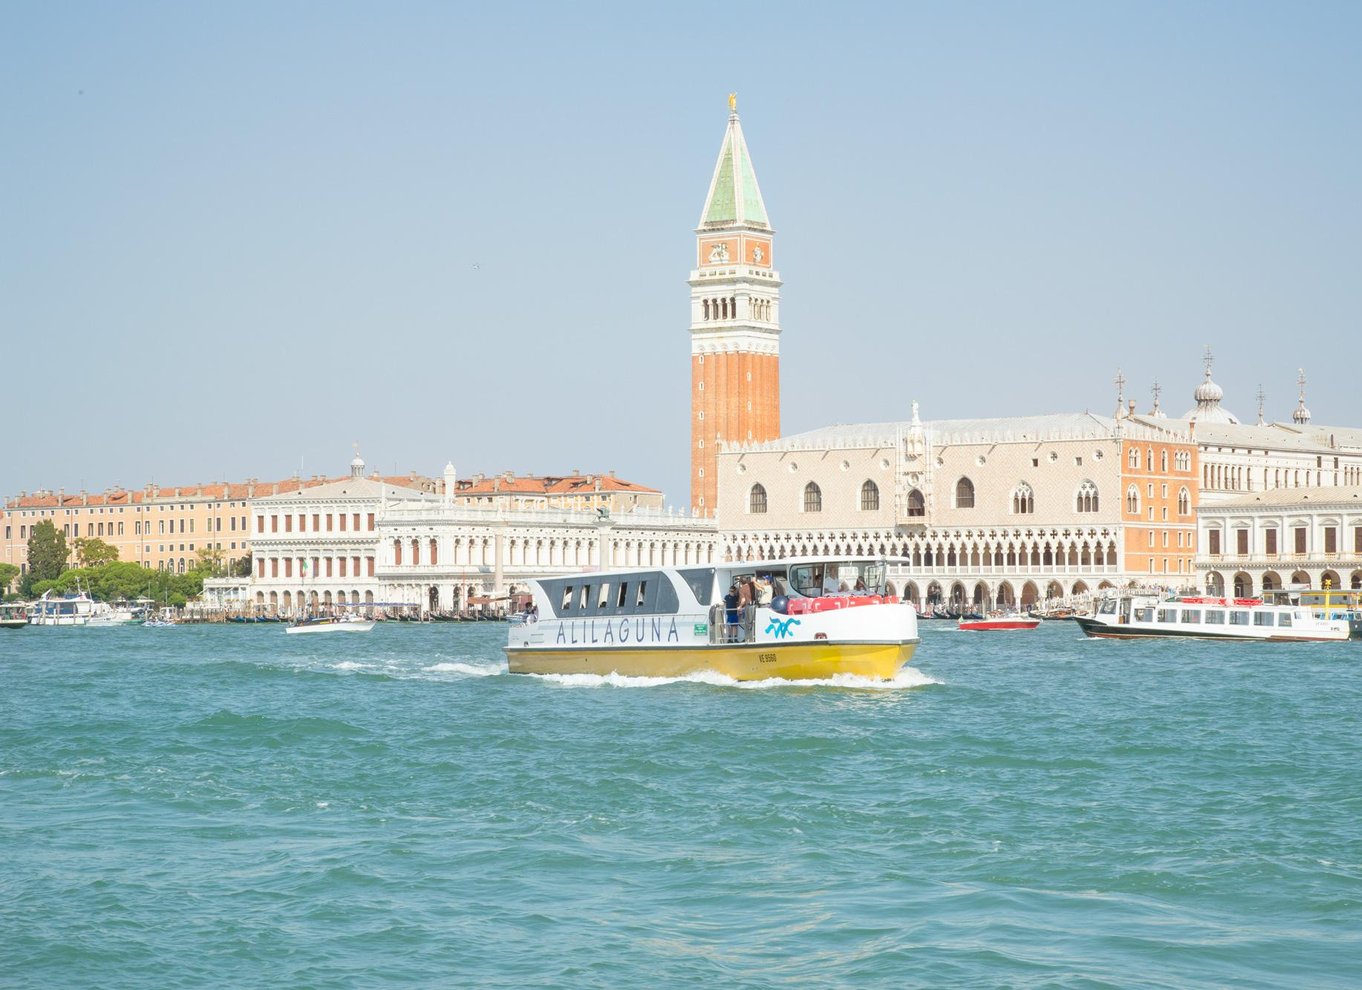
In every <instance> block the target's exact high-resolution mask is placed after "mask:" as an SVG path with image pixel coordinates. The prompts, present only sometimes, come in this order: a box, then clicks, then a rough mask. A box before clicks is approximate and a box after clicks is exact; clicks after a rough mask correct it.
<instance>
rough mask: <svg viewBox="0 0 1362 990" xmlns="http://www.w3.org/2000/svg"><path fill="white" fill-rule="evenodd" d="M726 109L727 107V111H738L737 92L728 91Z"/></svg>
mask: <svg viewBox="0 0 1362 990" xmlns="http://www.w3.org/2000/svg"><path fill="white" fill-rule="evenodd" d="M728 109H729V111H730V112H731V113H737V112H738V94H737V93H729V94H728Z"/></svg>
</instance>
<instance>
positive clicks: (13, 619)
mask: <svg viewBox="0 0 1362 990" xmlns="http://www.w3.org/2000/svg"><path fill="white" fill-rule="evenodd" d="M26 625H28V606H27V605H23V604H18V603H14V604H10V605H0V629H22V628H24V626H26Z"/></svg>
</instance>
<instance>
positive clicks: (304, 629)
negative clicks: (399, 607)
mask: <svg viewBox="0 0 1362 990" xmlns="http://www.w3.org/2000/svg"><path fill="white" fill-rule="evenodd" d="M373 627H374V620H373V619H362V618H360V617H359V616H358V615H322V616H316V617H314V618H309V619H299V620H298V621H297V622H293V623H290V624H289V625H288V627H287V628H285V629H284V632H286V633H319V632H368V631H369V630H370V629H372V628H373Z"/></svg>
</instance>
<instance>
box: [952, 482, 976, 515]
mask: <svg viewBox="0 0 1362 990" xmlns="http://www.w3.org/2000/svg"><path fill="white" fill-rule="evenodd" d="M955 507H956V508H957V509H972V508H974V482H972V481H970V480H969V479H968V478H961V479H960V480H959V481H957V482H956V483H955Z"/></svg>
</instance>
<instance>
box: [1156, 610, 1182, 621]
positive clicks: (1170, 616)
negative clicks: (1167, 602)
mask: <svg viewBox="0 0 1362 990" xmlns="http://www.w3.org/2000/svg"><path fill="white" fill-rule="evenodd" d="M1159 621H1160V622H1177V621H1178V610H1177V609H1175V608H1161V609H1159Z"/></svg>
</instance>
